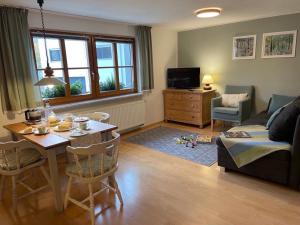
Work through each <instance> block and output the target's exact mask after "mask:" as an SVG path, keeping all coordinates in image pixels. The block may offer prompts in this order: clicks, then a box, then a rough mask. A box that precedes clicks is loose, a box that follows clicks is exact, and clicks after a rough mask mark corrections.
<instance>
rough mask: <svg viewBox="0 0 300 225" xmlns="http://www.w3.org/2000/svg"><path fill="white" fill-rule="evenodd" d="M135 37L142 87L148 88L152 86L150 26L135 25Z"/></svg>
mask: <svg viewBox="0 0 300 225" xmlns="http://www.w3.org/2000/svg"><path fill="white" fill-rule="evenodd" d="M136 37H137V42H138V55H139V60H138V62H139V70H140V74H141V79H142V88H143V90H150V89H153V88H154V78H153V59H152V39H151V27H147V26H137V27H136Z"/></svg>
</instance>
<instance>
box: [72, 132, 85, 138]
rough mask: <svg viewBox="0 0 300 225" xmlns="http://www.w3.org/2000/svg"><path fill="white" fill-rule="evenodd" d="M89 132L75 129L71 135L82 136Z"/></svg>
mask: <svg viewBox="0 0 300 225" xmlns="http://www.w3.org/2000/svg"><path fill="white" fill-rule="evenodd" d="M87 134H88V133H87V132H83V131H75V132H73V133H71V135H70V137H81V136H84V135H87Z"/></svg>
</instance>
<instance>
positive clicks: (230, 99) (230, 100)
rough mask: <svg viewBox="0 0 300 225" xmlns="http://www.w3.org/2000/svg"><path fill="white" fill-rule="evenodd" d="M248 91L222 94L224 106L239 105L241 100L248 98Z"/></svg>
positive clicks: (234, 106)
mask: <svg viewBox="0 0 300 225" xmlns="http://www.w3.org/2000/svg"><path fill="white" fill-rule="evenodd" d="M247 97H248V94H247V93H243V94H222V106H224V107H233V108H236V107H239V102H241V101H244V100H246V99H247Z"/></svg>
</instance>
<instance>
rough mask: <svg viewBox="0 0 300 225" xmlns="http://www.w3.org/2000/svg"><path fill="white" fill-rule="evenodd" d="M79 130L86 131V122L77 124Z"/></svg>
mask: <svg viewBox="0 0 300 225" xmlns="http://www.w3.org/2000/svg"><path fill="white" fill-rule="evenodd" d="M79 128H80V130H87V129H88V123H87V122H80V123H79Z"/></svg>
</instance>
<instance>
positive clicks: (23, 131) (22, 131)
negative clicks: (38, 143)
mask: <svg viewBox="0 0 300 225" xmlns="http://www.w3.org/2000/svg"><path fill="white" fill-rule="evenodd" d="M32 133H33V132H32V130H31V132H26V133H25V130H20V131H19V134H23V135H27V134H32Z"/></svg>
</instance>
